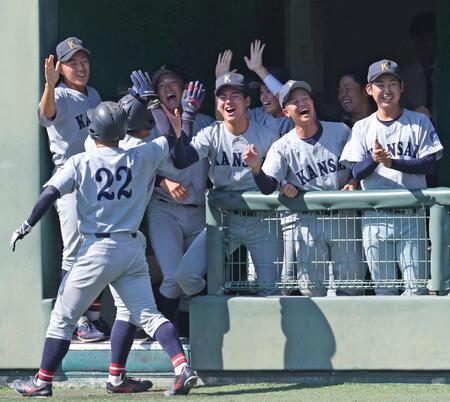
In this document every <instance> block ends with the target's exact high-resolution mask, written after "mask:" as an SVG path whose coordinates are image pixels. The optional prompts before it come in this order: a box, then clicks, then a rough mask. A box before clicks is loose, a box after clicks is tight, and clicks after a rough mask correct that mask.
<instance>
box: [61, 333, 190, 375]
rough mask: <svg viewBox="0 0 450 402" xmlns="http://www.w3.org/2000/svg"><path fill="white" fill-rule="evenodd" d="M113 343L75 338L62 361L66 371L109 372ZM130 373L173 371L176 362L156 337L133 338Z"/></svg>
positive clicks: (184, 342)
mask: <svg viewBox="0 0 450 402" xmlns="http://www.w3.org/2000/svg"><path fill="white" fill-rule="evenodd" d="M181 341H182V345H183V349H184V352H185V354H186V357H187V359H188V361H189V362H190V360H191V347H190V344H189V341H188V340H187V339H186V338H181ZM110 357H111V343H110V342H109V340H108V341H104V342H96V343H82V342H78V341H73V342H72V344H71V345H70V349H69V352H68V353H67V355H66V357H65V358H64V360H63V362H62V364H61V371H62V372H63V373H68V372H71V373H77V372H79V373H83V372H104V373H107V372H108V368H109V362H110ZM126 369H127V372H128V373H172V372H173V368H172V362H171V361H170V358H169V356H168V355H167V354H166V353H165V352H164V350H163V348H162V347H161V345H160V344H159V342H156V341H149V340H146V339H137V340H135V341H134V342H133V346H132V348H131V352H130V355H129V357H128V361H127V366H126Z"/></svg>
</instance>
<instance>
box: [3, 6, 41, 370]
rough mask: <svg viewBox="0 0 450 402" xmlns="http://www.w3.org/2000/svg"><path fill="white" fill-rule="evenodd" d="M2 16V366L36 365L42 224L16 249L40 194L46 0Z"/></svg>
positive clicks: (11, 9)
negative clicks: (42, 8)
mask: <svg viewBox="0 0 450 402" xmlns="http://www.w3.org/2000/svg"><path fill="white" fill-rule="evenodd" d="M0 15H1V16H2V23H1V24H0V43H1V49H2V55H3V61H2V63H0V76H1V77H2V93H3V96H2V97H1V99H0V116H1V121H2V134H1V135H0V149H1V150H2V156H1V159H0V174H1V176H2V185H3V189H2V191H0V210H1V216H2V227H1V231H0V261H1V262H0V316H1V317H2V319H1V320H0V338H1V339H2V342H1V343H0V368H5V367H8V368H22V367H35V366H37V365H38V364H39V358H40V353H41V347H42V339H43V322H44V321H45V314H44V310H43V308H42V298H43V288H42V249H41V241H42V238H41V233H40V227H37V228H35V229H34V230H33V231H32V232H31V234H30V235H29V236H28V237H27V238H26V240H25V241H23V242H21V243H19V244H18V246H17V250H16V252H15V253H14V254H13V253H12V252H11V250H10V249H9V239H10V236H11V233H12V232H13V230H14V229H16V228H17V227H18V226H19V225H20V224H21V223H22V222H23V221H24V220H25V219H26V218H27V216H28V215H29V213H30V211H31V206H32V202H33V201H32V200H35V199H36V198H37V196H38V194H39V192H40V189H39V186H40V170H39V164H40V135H41V133H40V131H39V127H38V124H37V118H36V105H37V103H38V100H39V92H40V89H39V68H38V66H39V64H40V63H39V1H37V0H4V1H2V2H0Z"/></svg>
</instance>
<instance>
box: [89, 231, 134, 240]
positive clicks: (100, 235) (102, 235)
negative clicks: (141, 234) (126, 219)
mask: <svg viewBox="0 0 450 402" xmlns="http://www.w3.org/2000/svg"><path fill="white" fill-rule="evenodd" d="M117 233H123V232H117ZM130 235H131V237H133V238H134V237H136V236H137V233H130ZM94 236H95V237H97V238H99V239H109V238H110V237H111V233H94Z"/></svg>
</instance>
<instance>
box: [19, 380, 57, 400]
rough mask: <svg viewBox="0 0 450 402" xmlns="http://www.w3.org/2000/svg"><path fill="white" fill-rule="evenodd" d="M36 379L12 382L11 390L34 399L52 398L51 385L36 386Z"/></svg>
mask: <svg viewBox="0 0 450 402" xmlns="http://www.w3.org/2000/svg"><path fill="white" fill-rule="evenodd" d="M35 380H36V377H29V378H27V379H25V380H14V381H13V383H12V384H11V388H13V389H14V391H16V392H17V393H18V394H19V395H22V396H31V397H36V398H46V397H49V396H52V384H50V383H47V384H44V385H36V382H35Z"/></svg>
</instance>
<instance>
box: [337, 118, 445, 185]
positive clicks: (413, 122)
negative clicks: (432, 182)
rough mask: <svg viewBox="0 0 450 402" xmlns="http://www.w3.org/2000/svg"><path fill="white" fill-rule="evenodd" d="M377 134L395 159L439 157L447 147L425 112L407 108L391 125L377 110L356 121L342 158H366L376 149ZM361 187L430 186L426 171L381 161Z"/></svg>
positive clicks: (346, 159) (357, 159)
mask: <svg viewBox="0 0 450 402" xmlns="http://www.w3.org/2000/svg"><path fill="white" fill-rule="evenodd" d="M375 138H378V141H379V143H380V144H381V146H382V147H383V149H386V150H388V151H389V152H390V153H391V155H392V158H394V159H419V158H423V157H425V156H427V155H432V154H436V159H439V158H440V157H441V156H442V149H443V147H442V144H441V142H440V141H439V137H438V135H437V133H436V131H435V129H434V127H433V124H432V123H431V121H430V119H429V118H428V117H427V116H426V115H424V114H423V113H418V112H413V111H411V110H408V109H403V113H402V115H401V116H400V117H399V118H398V119H397V120H396V121H394V122H393V123H392V124H390V125H387V124H384V123H383V122H381V121H380V120H379V119H378V118H377V115H376V113H373V114H371V115H370V116H369V117H366V118H365V119H362V120H360V121H358V122H356V123H355V125H354V126H353V130H352V134H351V137H350V139H349V141H348V143H347V144H346V145H345V148H344V151H343V152H342V156H341V162H343V163H347V164H348V163H354V162H359V161H362V160H364V159H366V158H367V156H369V155H370V154H371V153H372V151H373V147H374V142H375ZM361 187H362V188H363V189H366V190H374V189H395V188H397V189H401V188H406V189H421V188H426V180H425V175H423V174H411V173H404V172H400V171H398V170H394V169H389V168H387V167H385V166H384V165H383V164H382V163H380V164H379V165H378V166H377V167H376V169H375V171H374V172H372V173H371V174H370V175H369V176H368V177H366V178H365V179H363V180H361Z"/></svg>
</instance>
